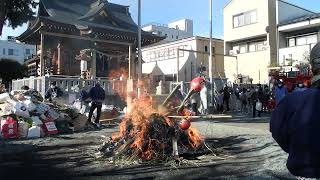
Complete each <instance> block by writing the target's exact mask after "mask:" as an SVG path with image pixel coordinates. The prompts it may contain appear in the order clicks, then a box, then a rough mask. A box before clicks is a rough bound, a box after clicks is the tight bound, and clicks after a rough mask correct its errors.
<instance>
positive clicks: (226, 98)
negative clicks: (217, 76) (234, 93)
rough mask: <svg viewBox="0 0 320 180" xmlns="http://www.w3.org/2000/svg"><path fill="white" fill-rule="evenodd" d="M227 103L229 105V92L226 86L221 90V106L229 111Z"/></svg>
mask: <svg viewBox="0 0 320 180" xmlns="http://www.w3.org/2000/svg"><path fill="white" fill-rule="evenodd" d="M229 103H230V91H229V87H228V86H227V85H226V86H225V87H224V89H223V104H225V106H226V108H227V109H226V110H227V111H230V106H229Z"/></svg>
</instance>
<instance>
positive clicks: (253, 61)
mask: <svg viewBox="0 0 320 180" xmlns="http://www.w3.org/2000/svg"><path fill="white" fill-rule="evenodd" d="M308 17H309V18H310V17H315V13H314V12H312V11H309V10H307V9H304V8H302V7H299V6H296V5H294V4H290V3H288V2H286V1H282V0H255V1H254V3H252V2H251V3H249V2H248V1H246V0H232V1H231V2H230V3H229V4H228V5H227V6H226V7H225V8H224V40H225V53H226V54H227V55H232V56H235V57H236V58H232V57H226V58H225V71H226V76H227V78H229V81H232V82H234V81H238V78H239V76H240V77H241V76H246V77H250V78H251V79H252V80H253V83H263V84H267V83H268V82H269V76H268V74H269V68H270V67H275V66H279V65H281V66H283V65H287V64H288V63H290V65H292V62H293V60H292V59H297V62H298V61H301V60H302V55H301V54H305V55H304V56H306V53H305V52H304V49H305V48H306V47H300V46H309V49H310V47H312V45H310V44H314V43H316V42H317V40H315V34H317V30H316V29H318V28H317V27H316V26H313V29H312V28H311V26H312V25H310V26H306V25H307V24H300V29H299V28H297V27H296V25H293V24H294V23H296V22H297V23H298V22H300V20H301V21H302V19H308ZM298 46H299V47H298ZM300 49H301V50H300ZM298 50H299V51H298ZM290 52H292V53H290ZM302 52H303V53H302ZM298 56H299V57H298ZM298 59H299V60H298Z"/></svg>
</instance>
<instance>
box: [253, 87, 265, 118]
mask: <svg viewBox="0 0 320 180" xmlns="http://www.w3.org/2000/svg"><path fill="white" fill-rule="evenodd" d="M261 93H262V94H263V92H262V90H260V88H259V87H257V88H255V89H254V91H253V92H252V94H251V98H250V100H251V104H252V117H253V118H255V117H256V111H258V117H261V110H257V108H256V106H257V102H259V101H260V98H261V97H262V96H261Z"/></svg>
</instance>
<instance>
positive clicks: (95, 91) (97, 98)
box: [88, 82, 106, 128]
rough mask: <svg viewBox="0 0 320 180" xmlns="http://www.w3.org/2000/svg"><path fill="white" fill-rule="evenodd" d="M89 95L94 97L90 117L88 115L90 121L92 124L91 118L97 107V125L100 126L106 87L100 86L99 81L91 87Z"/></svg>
mask: <svg viewBox="0 0 320 180" xmlns="http://www.w3.org/2000/svg"><path fill="white" fill-rule="evenodd" d="M89 95H90V97H91V99H92V101H91V108H90V112H89V117H88V123H89V124H92V122H91V118H92V115H93V112H94V110H95V109H97V116H96V118H95V124H94V125H95V127H97V128H100V123H99V120H100V116H101V108H102V103H103V101H104V100H105V98H106V93H105V91H104V89H103V88H102V87H101V86H100V83H99V82H97V83H96V84H95V86H94V87H92V88H91V89H90V92H89Z"/></svg>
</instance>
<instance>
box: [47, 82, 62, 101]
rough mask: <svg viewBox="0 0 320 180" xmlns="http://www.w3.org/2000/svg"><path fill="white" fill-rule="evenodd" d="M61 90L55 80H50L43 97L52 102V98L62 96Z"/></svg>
mask: <svg viewBox="0 0 320 180" xmlns="http://www.w3.org/2000/svg"><path fill="white" fill-rule="evenodd" d="M62 96H63V92H62V90H61V89H60V88H59V87H58V86H57V84H56V82H52V83H51V85H50V88H49V89H48V90H47V92H46V94H45V99H47V100H49V102H52V100H53V99H55V98H58V97H62Z"/></svg>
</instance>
